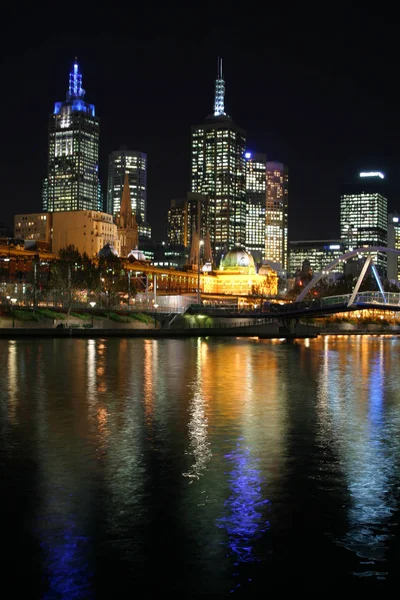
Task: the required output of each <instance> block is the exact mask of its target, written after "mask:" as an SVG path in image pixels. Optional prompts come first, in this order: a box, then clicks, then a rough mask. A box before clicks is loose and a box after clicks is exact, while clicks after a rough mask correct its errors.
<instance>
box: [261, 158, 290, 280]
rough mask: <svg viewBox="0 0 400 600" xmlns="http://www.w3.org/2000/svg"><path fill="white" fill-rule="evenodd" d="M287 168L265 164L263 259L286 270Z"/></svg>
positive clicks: (277, 164)
mask: <svg viewBox="0 0 400 600" xmlns="http://www.w3.org/2000/svg"><path fill="white" fill-rule="evenodd" d="M288 187H289V175H288V168H287V167H286V166H285V165H283V164H282V163H280V162H275V161H268V162H267V201H266V208H265V259H266V260H267V261H269V262H271V263H278V264H279V265H281V268H282V270H284V271H287V268H288Z"/></svg>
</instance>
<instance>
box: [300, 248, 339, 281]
mask: <svg viewBox="0 0 400 600" xmlns="http://www.w3.org/2000/svg"><path fill="white" fill-rule="evenodd" d="M344 252H345V249H344V244H343V242H342V241H341V240H301V241H295V242H289V276H290V277H294V276H295V275H296V272H298V271H301V268H302V266H303V263H304V261H308V262H309V263H310V268H311V270H312V272H313V273H320V272H321V271H323V270H324V269H325V267H327V266H328V265H329V264H330V263H331V262H333V261H334V260H336V259H337V258H339V257H340V256H341V255H342V254H344ZM331 273H341V274H343V263H340V264H338V265H337V266H336V267H334V268H333V269H332V271H331Z"/></svg>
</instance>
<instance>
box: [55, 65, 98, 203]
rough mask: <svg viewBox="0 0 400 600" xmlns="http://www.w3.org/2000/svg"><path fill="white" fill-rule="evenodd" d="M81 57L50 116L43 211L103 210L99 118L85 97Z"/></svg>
mask: <svg viewBox="0 0 400 600" xmlns="http://www.w3.org/2000/svg"><path fill="white" fill-rule="evenodd" d="M84 96H85V91H84V89H83V88H82V74H81V72H80V70H79V65H78V62H77V60H76V59H75V62H74V64H73V67H72V70H71V72H70V74H69V88H68V92H67V97H66V100H65V102H56V103H55V105H54V112H53V114H52V115H51V116H50V128H49V164H48V177H47V183H46V194H44V195H43V210H44V211H48V212H53V211H64V210H103V207H102V206H100V204H101V199H100V198H101V196H100V195H99V179H98V162H99V120H98V118H97V117H96V116H95V108H94V105H93V104H88V103H87V102H85V100H84Z"/></svg>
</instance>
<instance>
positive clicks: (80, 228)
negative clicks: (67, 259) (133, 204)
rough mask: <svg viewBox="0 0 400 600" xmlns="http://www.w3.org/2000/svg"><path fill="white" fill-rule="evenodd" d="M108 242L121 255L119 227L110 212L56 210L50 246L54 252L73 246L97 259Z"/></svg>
mask: <svg viewBox="0 0 400 600" xmlns="http://www.w3.org/2000/svg"><path fill="white" fill-rule="evenodd" d="M106 244H110V246H113V247H114V248H115V250H116V252H117V254H120V250H121V248H120V242H119V238H118V231H117V226H116V225H115V224H114V223H113V218H112V216H111V215H109V214H107V213H104V212H100V211H94V210H80V211H71V212H55V213H53V215H52V245H51V249H52V252H53V253H54V254H58V252H59V251H60V250H61V249H62V248H67V247H68V246H74V247H75V248H76V249H77V250H78V251H79V252H80V254H83V253H84V252H85V253H86V254H87V255H88V256H89V257H90V258H94V257H96V256H98V254H99V252H100V250H101V249H102V248H103V247H104V246H105V245H106Z"/></svg>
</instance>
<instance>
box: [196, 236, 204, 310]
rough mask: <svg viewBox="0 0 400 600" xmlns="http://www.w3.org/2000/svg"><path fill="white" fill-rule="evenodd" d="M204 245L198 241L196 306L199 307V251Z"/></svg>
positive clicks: (201, 241)
mask: <svg viewBox="0 0 400 600" xmlns="http://www.w3.org/2000/svg"><path fill="white" fill-rule="evenodd" d="M203 244H204V242H203V240H200V241H199V251H198V253H197V304H198V305H200V251H201V247H202V245H203Z"/></svg>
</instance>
